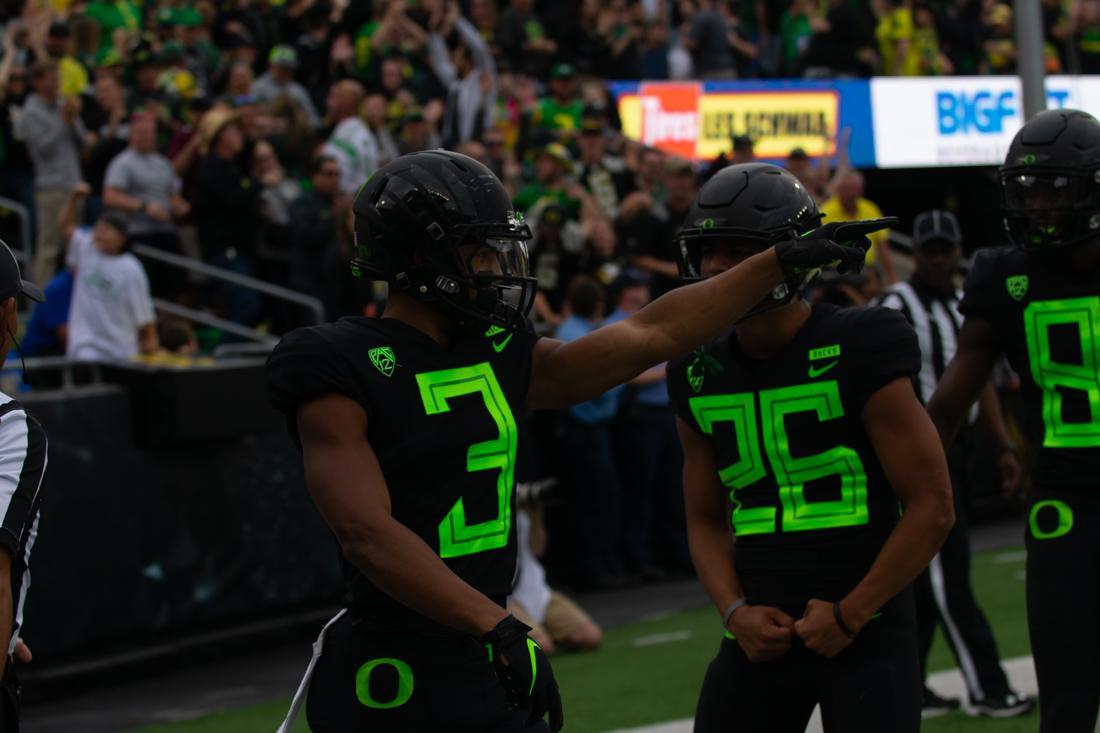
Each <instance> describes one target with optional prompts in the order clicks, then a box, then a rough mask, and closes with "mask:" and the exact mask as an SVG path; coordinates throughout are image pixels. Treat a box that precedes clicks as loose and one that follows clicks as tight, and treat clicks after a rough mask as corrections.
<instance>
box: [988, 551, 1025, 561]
mask: <svg viewBox="0 0 1100 733" xmlns="http://www.w3.org/2000/svg"><path fill="white" fill-rule="evenodd" d="M1026 559H1027V550H1019V551H1017V552H1002V553H1000V554H997V555H994V556H993V562H994V563H996V564H997V565H1010V564H1012V563H1018V562H1023V561H1024V560H1026Z"/></svg>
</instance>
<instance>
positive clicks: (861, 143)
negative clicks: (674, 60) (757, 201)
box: [612, 82, 874, 166]
mask: <svg viewBox="0 0 1100 733" xmlns="http://www.w3.org/2000/svg"><path fill="white" fill-rule="evenodd" d="M612 89H613V91H614V92H615V94H616V96H617V98H618V103H619V115H620V117H621V118H622V123H623V133H624V134H625V135H627V136H628V137H630V138H633V139H635V140H638V141H640V142H643V143H645V144H646V145H651V146H653V147H656V148H660V149H661V150H665V151H666V152H669V153H672V154H675V155H679V156H682V157H685V158H689V159H692V160H702V161H706V160H712V159H714V158H716V157H718V156H719V155H720V154H721V153H723V152H726V151H729V150H730V149H731V147H732V139H733V137H734V136H736V135H747V136H748V137H750V138H752V139H753V141H754V143H755V152H756V155H757V157H759V158H763V159H770V160H778V159H782V158H785V157H786V156H787V154H788V153H790V151H791V150H793V149H795V148H802V149H803V150H805V151H806V153H807V154H809V155H811V156H820V155H823V154H825V155H829V156H834V155H835V154H836V144H837V138H838V135H839V133H840V131H841V130H843V129H844V128H850V129H851V131H852V153H853V155H852V157H853V161H854V162H855V163H856V165H862V166H868V165H873V164H874V160H873V151H874V142H873V139H872V138H873V135H872V131H871V124H870V103H869V95H868V90H867V84H866V82H829V83H820V82H708V83H705V84H704V83H700V82H642V83H641V84H629V83H624V84H616V85H613V87H612Z"/></svg>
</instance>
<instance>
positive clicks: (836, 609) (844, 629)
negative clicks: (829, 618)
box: [833, 601, 856, 639]
mask: <svg viewBox="0 0 1100 733" xmlns="http://www.w3.org/2000/svg"><path fill="white" fill-rule="evenodd" d="M833 618H834V619H836V626H837V628H838V629H840V633H842V634H844V635H845V636H847V637H848V638H849V639H854V638H856V632H854V631H852V630H851V629H849V628H848V624H846V623H844V617H843V616H841V615H840V602H839V601H838V602H836V603H834V604H833Z"/></svg>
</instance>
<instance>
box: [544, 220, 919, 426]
mask: <svg viewBox="0 0 1100 733" xmlns="http://www.w3.org/2000/svg"><path fill="white" fill-rule="evenodd" d="M896 221H897V220H896V219H871V220H868V221H857V222H834V223H832V224H827V225H825V226H823V227H820V228H818V229H815V230H814V231H813V232H808V233H806V234H804V235H803V236H801V237H798V238H792V239H790V240H786V241H782V242H779V243H778V244H776V245H775V246H774V247H771V248H769V249H767V250H765V251H763V252H760V253H758V254H755V255H752V256H751V257H748V258H747V259H745V260H744V261H742V262H741V263H740V264H738V265H737V266H736V267H733V268H731V269H729V270H727V271H725V272H723V273H722V274H720V275H715V276H714V277H711V278H708V279H706V280H703V281H702V282H697V283H694V284H692V285H688V286H686V287H682V288H678V289H676V290H673V291H672V292H669V293H665V294H664V295H662V296H661V297H660V298H658V299H657V300H655V301H653V302H652V303H650V304H649V305H647V306H646V307H645V308H642V309H641V310H640V311H638V312H637V313H635V314H634V315H632V316H630V317H629V318H627V319H625V320H622V321H618V322H617V323H614V324H612V325H610V326H606V327H604V328H599V329H597V330H595V331H593V332H592V333H590V334H588V335H587V336H583V337H582V338H579V339H577V340H575V341H570V342H568V343H563V342H561V341H555V340H554V339H540V340H539V342H538V343H537V344H536V345H535V354H534V362H533V366H532V369H531V386H530V390H529V391H528V396H527V405H528V407H530V408H532V409H537V408H552V407H564V406H566V405H573V404H577V403H578V402H584V401H586V400H590V399H592V398H593V397H597V396H599V395H601V394H603V393H604V392H606V391H607V390H608V389H610V388H611V387H614V386H615V385H617V384H623V383H624V382H628V381H630V380H631V379H633V378H634V377H636V376H638V375H639V374H641V373H642V372H643V371H645V370H646V369H648V368H649V367H651V366H654V365H655V364H659V363H661V362H662V361H668V360H670V359H675V358H676V357H679V356H683V355H685V354H687V353H688V352H690V351H691V350H692V349H694V348H696V347H697V346H700V345H702V344H705V343H706V342H708V341H710V340H711V339H713V338H715V337H716V336H718V335H719V334H721V333H722V332H723V331H725V330H727V329H728V328H730V327H731V326H733V324H735V323H736V322H737V321H739V320H740V319H741V317H742V316H744V315H745V314H746V313H748V312H749V310H750V309H751V308H752V307H753V306H755V305H756V304H757V303H759V302H760V301H761V300H763V299H764V296H766V295H767V294H768V293H770V292H771V291H772V289H773V288H775V286H777V285H779V283H781V282H783V280H784V279H785V278H786V277H791V276H797V275H799V274H804V273H806V272H807V271H809V270H813V269H816V268H820V267H826V266H830V265H838V267H839V269H841V270H847V269H852V270H857V271H858V270H859V269H861V268H862V267H863V260H864V257H865V255H866V250H867V246H869V244H870V240H869V239H867V234H869V233H870V232H874V231H877V230H879V229H882V228H883V227H886V226H889V225H890V224H891V223H896Z"/></svg>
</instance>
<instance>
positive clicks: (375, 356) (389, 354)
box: [367, 346, 397, 377]
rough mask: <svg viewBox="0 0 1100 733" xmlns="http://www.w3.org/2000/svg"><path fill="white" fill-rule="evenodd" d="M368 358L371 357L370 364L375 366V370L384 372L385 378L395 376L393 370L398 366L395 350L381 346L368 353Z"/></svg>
mask: <svg viewBox="0 0 1100 733" xmlns="http://www.w3.org/2000/svg"><path fill="white" fill-rule="evenodd" d="M367 356H369V357H370V363H371V364H374V368H375V369H377V370H378V371H380V372H382V375H383V376H386V377H392V376H393V368H394V367H395V366H396V365H397V359H396V357H394V355H393V349H391V348H390V347H389V346H379V347H377V348H374V349H371V350H370V351H368V352H367Z"/></svg>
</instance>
